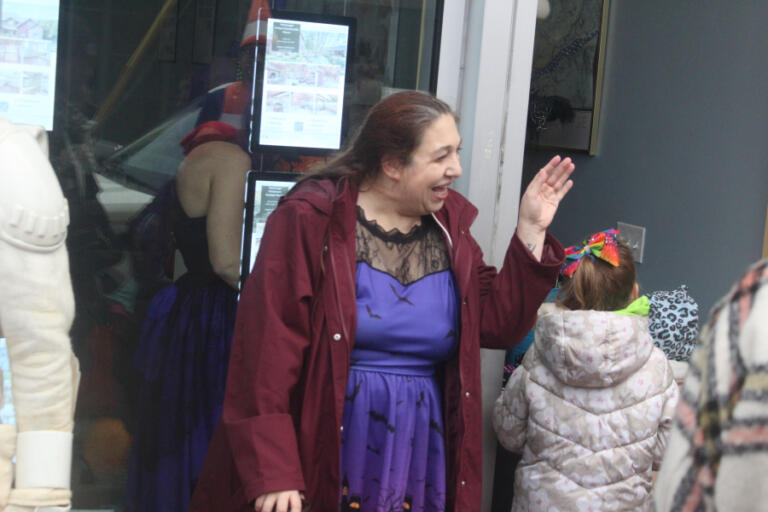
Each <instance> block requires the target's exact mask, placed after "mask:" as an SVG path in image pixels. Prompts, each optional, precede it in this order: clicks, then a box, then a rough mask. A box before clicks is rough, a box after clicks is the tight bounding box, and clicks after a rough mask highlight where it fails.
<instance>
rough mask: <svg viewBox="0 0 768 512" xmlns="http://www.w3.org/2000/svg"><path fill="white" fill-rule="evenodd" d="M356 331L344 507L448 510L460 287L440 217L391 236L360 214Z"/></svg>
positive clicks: (347, 412) (347, 403)
mask: <svg viewBox="0 0 768 512" xmlns="http://www.w3.org/2000/svg"><path fill="white" fill-rule="evenodd" d="M356 238H357V272H356V273H357V308H358V312H357V316H358V324H357V332H356V335H355V346H354V349H353V350H352V355H351V368H350V374H349V381H348V384H347V396H346V400H345V407H344V415H343V428H344V430H343V434H342V453H341V471H342V473H341V474H342V489H341V510H342V511H347V510H355V511H358V510H365V511H366V512H367V511H372V512H373V511H375V512H390V511H401V510H408V511H419V512H420V511H426V512H431V511H443V510H444V509H445V489H446V481H445V478H446V476H445V457H446V454H445V441H444V435H443V400H442V392H441V388H442V386H441V384H440V378H439V375H440V371H439V370H440V367H441V363H442V362H443V361H445V360H446V359H448V358H449V357H450V356H451V355H452V354H453V352H454V351H455V350H456V347H457V344H458V330H459V329H458V310H457V303H458V300H457V289H456V285H455V282H454V279H453V274H452V273H451V270H450V260H449V253H448V250H447V248H446V246H445V241H444V239H443V235H442V232H441V230H440V227H439V226H438V225H437V224H436V222H435V221H434V220H433V219H432V217H424V218H423V221H422V223H421V225H419V226H417V227H415V228H414V229H413V230H411V231H410V232H409V233H407V234H403V233H401V232H399V231H397V230H392V231H390V232H384V231H383V230H382V229H381V228H380V227H379V226H378V225H376V223H375V222H372V221H367V220H366V219H365V217H364V214H363V212H362V210H359V215H358V222H357V233H356Z"/></svg>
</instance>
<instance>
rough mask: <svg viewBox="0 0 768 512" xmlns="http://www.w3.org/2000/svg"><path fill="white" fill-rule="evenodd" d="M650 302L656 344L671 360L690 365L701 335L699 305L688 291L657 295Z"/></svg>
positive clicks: (654, 294)
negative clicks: (689, 361)
mask: <svg viewBox="0 0 768 512" xmlns="http://www.w3.org/2000/svg"><path fill="white" fill-rule="evenodd" d="M648 299H649V300H650V307H651V309H650V313H649V314H648V328H649V330H650V331H651V336H652V337H653V342H654V344H655V345H656V346H657V347H659V348H660V349H661V350H663V351H664V354H665V355H666V356H667V359H670V360H672V361H688V358H689V357H690V356H691V352H693V349H694V348H695V347H696V340H697V338H698V334H699V305H698V304H697V303H696V301H695V300H694V299H693V297H691V296H690V295H689V294H688V287H687V286H685V285H681V286H680V287H679V288H676V289H674V290H671V291H656V292H653V293H651V294H649V295H648Z"/></svg>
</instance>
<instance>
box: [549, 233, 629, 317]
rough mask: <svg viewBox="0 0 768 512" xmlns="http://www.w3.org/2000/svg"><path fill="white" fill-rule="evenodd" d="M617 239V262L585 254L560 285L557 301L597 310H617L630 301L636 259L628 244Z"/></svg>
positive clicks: (566, 305) (573, 306)
mask: <svg viewBox="0 0 768 512" xmlns="http://www.w3.org/2000/svg"><path fill="white" fill-rule="evenodd" d="M616 242H617V244H618V247H619V266H618V267H614V266H613V265H611V264H610V263H608V262H606V261H603V260H601V259H598V258H595V257H593V256H591V255H589V254H586V255H584V256H583V257H582V258H581V262H580V263H579V267H578V268H577V269H576V272H574V274H573V275H572V276H571V278H570V279H565V281H564V282H563V284H562V286H561V287H560V292H559V294H558V299H557V302H558V304H560V305H562V306H565V307H566V308H568V309H594V310H597V311H616V310H618V309H623V308H625V307H627V306H628V305H629V303H630V302H631V301H632V290H633V288H634V286H635V260H634V258H633V257H632V250H631V249H630V248H629V247H628V246H627V244H625V243H623V242H621V241H619V240H617V241H616Z"/></svg>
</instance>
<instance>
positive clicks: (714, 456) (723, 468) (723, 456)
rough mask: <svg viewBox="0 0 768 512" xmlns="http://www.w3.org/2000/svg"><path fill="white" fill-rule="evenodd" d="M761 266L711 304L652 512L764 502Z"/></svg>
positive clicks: (765, 375) (767, 330) (766, 442)
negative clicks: (654, 511)
mask: <svg viewBox="0 0 768 512" xmlns="http://www.w3.org/2000/svg"><path fill="white" fill-rule="evenodd" d="M766 398H768V259H764V260H762V261H759V262H757V263H756V264H754V265H753V266H752V267H751V268H750V269H749V270H748V271H747V273H746V274H744V276H743V277H741V279H739V280H738V281H737V282H736V284H735V285H734V286H733V288H732V289H731V291H729V292H728V294H726V295H725V296H724V297H723V298H722V299H720V301H719V302H718V303H717V304H716V305H715V307H714V308H713V310H712V314H711V315H710V318H709V321H708V322H707V324H706V325H705V327H704V328H703V329H702V331H701V336H700V339H699V346H698V348H697V349H696V350H695V351H694V353H693V355H692V356H691V359H690V368H689V370H688V376H687V377H686V380H685V385H684V386H683V393H682V399H681V401H680V406H679V407H678V410H677V418H676V421H675V423H674V426H673V429H672V435H671V437H670V440H669V445H668V447H667V451H666V453H665V455H664V461H663V463H662V465H661V470H660V471H659V476H658V479H657V481H656V489H655V491H654V498H655V501H656V510H659V511H667V510H674V511H682V512H685V511H693V510H697V511H700V510H707V511H709V510H727V511H729V512H737V511H741V510H762V509H764V508H765V504H766V502H767V501H768V486H766V485H765V481H766V478H765V473H766V469H768V400H766Z"/></svg>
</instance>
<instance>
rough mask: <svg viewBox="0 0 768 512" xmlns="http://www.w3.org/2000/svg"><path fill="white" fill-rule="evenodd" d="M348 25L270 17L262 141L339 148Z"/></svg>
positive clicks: (262, 99) (265, 142)
mask: <svg viewBox="0 0 768 512" xmlns="http://www.w3.org/2000/svg"><path fill="white" fill-rule="evenodd" d="M350 32H351V30H350V26H349V25H344V24H335V23H324V22H317V21H306V20H301V19H281V18H279V17H274V18H271V19H269V20H268V21H267V44H266V52H265V58H264V82H263V93H262V97H261V119H260V123H259V137H258V141H257V142H258V144H259V146H262V147H263V146H276V147H297V148H307V149H313V148H314V149H322V150H337V149H340V145H341V128H342V110H343V101H344V85H345V78H346V73H347V59H348V51H349V42H350V37H351V33H350Z"/></svg>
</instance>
